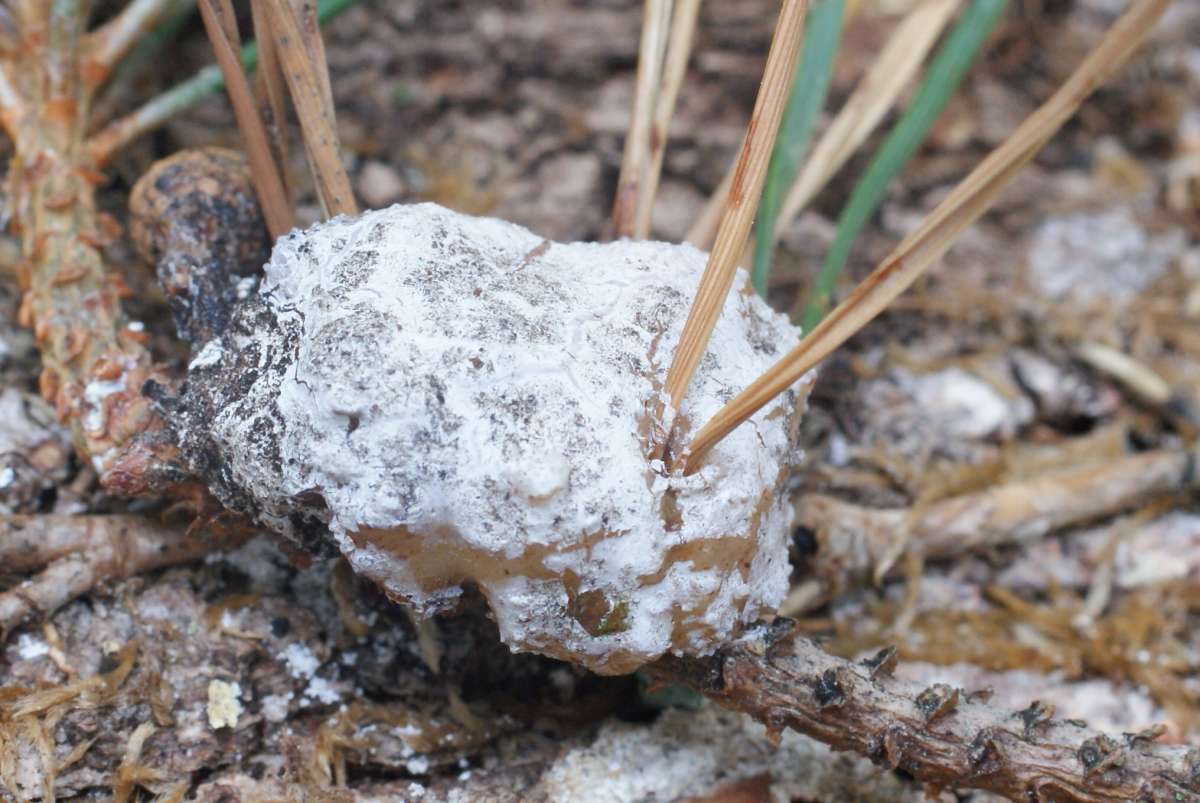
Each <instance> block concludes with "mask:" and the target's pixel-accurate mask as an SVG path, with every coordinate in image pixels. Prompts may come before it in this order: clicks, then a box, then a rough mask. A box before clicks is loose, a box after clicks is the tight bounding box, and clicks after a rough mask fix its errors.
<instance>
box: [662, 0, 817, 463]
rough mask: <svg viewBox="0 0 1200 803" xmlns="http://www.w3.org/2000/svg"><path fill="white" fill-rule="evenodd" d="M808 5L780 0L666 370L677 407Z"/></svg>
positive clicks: (750, 211)
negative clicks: (725, 194)
mask: <svg viewBox="0 0 1200 803" xmlns="http://www.w3.org/2000/svg"><path fill="white" fill-rule="evenodd" d="M807 11H808V2H807V0H785V1H784V4H783V8H782V10H781V11H780V12H779V22H778V24H777V25H776V27H775V34H774V36H773V37H772V39H771V49H770V52H769V53H768V54H767V66H766V68H765V69H764V70H763V79H762V84H761V86H760V87H759V90H758V98H757V99H756V100H755V102H754V113H753V114H752V115H751V116H750V124H749V125H748V126H747V128H746V141H745V143H744V145H743V147H742V154H741V156H740V157H739V159H738V168H737V170H736V171H735V172H734V178H733V183H732V185H731V187H730V191H729V199H728V203H727V204H726V208H725V213H724V216H723V218H722V220H721V228H720V230H719V231H718V233H717V241H716V245H715V246H714V247H713V250H712V253H711V254H709V257H708V264H707V265H706V266H705V268H704V276H703V277H702V278H701V280H700V287H699V289H698V290H697V291H696V297H695V299H694V300H693V301H692V308H691V310H690V311H689V312H688V318H687V322H686V323H685V324H684V327H683V334H682V335H681V336H680V338H679V345H678V346H677V347H676V349H675V355H674V357H673V358H672V360H671V367H670V369H668V371H667V382H666V393H667V398H668V399H669V401H670V404H671V406H672V407H673V408H674V409H675V410H679V409H680V405H681V404H682V403H683V396H684V394H685V393H686V392H687V387H688V385H689V384H690V383H691V381H692V374H693V373H695V371H696V366H697V365H699V364H700V358H701V357H703V356H704V352H705V350H707V348H708V338H709V337H710V336H711V335H712V330H713V327H714V326H716V323H717V318H718V317H720V315H721V309H722V308H723V307H724V306H725V297H726V296H728V295H729V288H730V287H732V286H733V277H734V274H735V273H736V271H737V258H738V256H739V255H740V254H741V252H742V247H743V246H744V245H745V243H746V237H747V236H748V235H749V234H750V226H751V224H753V222H754V214H755V213H756V212H757V211H758V203H759V200H760V197H761V195H762V186H763V181H764V179H765V178H766V173H767V165H768V163H769V162H770V160H771V151H772V150H773V149H774V147H775V137H776V135H777V134H778V133H779V121H780V119H781V118H782V117H783V110H784V107H785V106H786V105H787V101H788V93H789V91H790V90H791V81H792V77H793V75H794V74H795V70H796V60H797V59H798V58H799V55H800V42H801V40H802V37H803V35H804V17H805V14H806V13H807ZM668 442H669V437H668Z"/></svg>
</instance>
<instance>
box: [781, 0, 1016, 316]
mask: <svg viewBox="0 0 1200 803" xmlns="http://www.w3.org/2000/svg"><path fill="white" fill-rule="evenodd" d="M1006 5H1007V0H971V4H970V6H969V7H968V8H967V10H966V11H965V12H964V13H963V15H962V18H961V19H960V20H959V21H958V23H957V24H956V25H955V27H954V29H953V30H952V31H951V32H950V33H949V35H948V36H947V37H946V41H945V42H944V43H943V44H942V46H941V48H940V49H939V50H938V52H937V55H936V56H934V59H933V61H932V62H931V64H930V66H929V70H928V72H927V73H926V75H925V79H924V81H923V82H922V83H921V87H920V89H918V90H917V95H916V97H915V98H913V101H912V103H911V104H909V106H908V108H907V109H906V110H905V112H904V115H903V116H902V117H901V118H900V120H899V121H898V122H897V123H896V125H895V126H894V127H893V128H892V130H891V132H890V133H889V134H888V137H887V139H886V140H885V141H884V143H883V145H882V146H881V147H880V149H879V152H878V153H877V154H876V155H875V158H874V159H873V160H872V161H871V164H870V165H869V166H868V167H867V170H866V172H865V173H864V174H863V176H862V178H861V179H860V180H859V182H858V184H857V185H856V186H855V187H854V192H853V193H852V194H851V196H850V200H849V201H848V202H847V203H846V208H845V209H844V210H843V211H842V215H841V217H840V218H839V219H838V226H837V233H836V235H835V236H834V240H833V245H832V246H831V247H830V249H829V254H828V255H827V256H826V258H825V264H824V265H822V266H821V273H820V275H818V276H817V281H816V284H815V286H814V287H813V289H812V292H811V293H810V295H809V298H808V303H807V304H806V305H805V307H804V314H803V315H802V317H801V326H802V327H803V328H804V330H805V331H809V330H811V329H812V327H814V326H816V325H817V324H818V323H819V322H820V321H821V318H823V317H824V315H825V312H826V310H827V308H828V307H829V302H830V299H831V298H832V297H833V290H834V288H835V287H836V285H837V281H838V277H839V276H840V275H841V272H842V268H843V267H845V264H846V260H847V259H848V258H849V256H850V249H851V247H852V246H853V245H854V241H855V239H857V237H858V235H859V233H860V232H861V231H862V229H863V227H864V226H865V225H866V224H867V221H869V220H870V219H871V217H872V216H873V215H874V214H875V211H876V210H877V209H878V208H879V205H880V204H881V203H883V199H884V198H885V197H886V195H887V189H888V185H889V184H890V183H891V182H892V179H894V178H895V177H896V176H897V175H898V174H899V173H900V171H901V170H903V169H904V166H905V165H906V164H907V163H908V160H909V159H910V158H912V156H913V154H914V153H916V151H917V149H918V148H919V147H920V146H921V143H922V142H923V141H924V140H925V137H926V136H927V135H928V133H929V129H930V128H931V127H932V126H933V123H934V121H935V120H937V118H938V115H939V114H941V112H942V109H944V108H945V106H946V103H947V101H949V100H950V96H951V95H953V94H954V92H955V91H956V90H957V89H958V86H959V84H960V83H962V80H963V78H964V77H965V76H966V74H967V70H968V69H969V68H970V66H971V64H972V63H973V62H974V61H975V58H976V56H978V55H979V50H980V48H981V47H982V46H983V43H984V41H985V40H986V39H987V37H988V34H990V33H991V31H992V29H993V28H994V27H995V26H996V23H997V22H998V21H999V20H1000V15H1001V12H1003V11H1004V8H1005V6H1006Z"/></svg>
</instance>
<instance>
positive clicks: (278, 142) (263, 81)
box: [250, 3, 291, 199]
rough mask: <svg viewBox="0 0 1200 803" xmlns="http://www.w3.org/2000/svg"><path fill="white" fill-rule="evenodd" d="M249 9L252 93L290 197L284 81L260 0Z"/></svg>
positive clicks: (285, 188) (285, 84)
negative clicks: (254, 58) (254, 65)
mask: <svg viewBox="0 0 1200 803" xmlns="http://www.w3.org/2000/svg"><path fill="white" fill-rule="evenodd" d="M250 13H251V15H252V20H253V25H254V37H255V41H257V42H258V44H259V48H258V70H257V71H256V73H255V76H254V95H255V97H256V98H257V100H258V108H259V112H260V113H261V114H262V116H263V119H264V120H265V121H266V124H267V133H269V134H270V135H271V154H272V156H274V158H275V164H277V165H279V177H280V178H281V179H282V180H283V188H284V192H286V193H287V194H288V197H289V199H290V198H291V188H290V187H289V183H288V176H287V165H288V141H287V83H286V80H285V79H284V77H283V65H282V64H280V63H279V54H278V53H277V52H276V50H275V40H274V39H273V38H272V37H271V36H270V33H269V32H270V24H269V22H268V17H267V12H266V10H265V9H264V8H263V5H262V3H251V4H250Z"/></svg>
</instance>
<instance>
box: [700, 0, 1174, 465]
mask: <svg viewBox="0 0 1200 803" xmlns="http://www.w3.org/2000/svg"><path fill="white" fill-rule="evenodd" d="M1170 3H1171V0H1136V1H1135V2H1134V3H1133V4H1132V5H1131V6H1130V8H1129V10H1128V11H1126V12H1125V14H1123V15H1122V16H1121V18H1120V19H1118V20H1117V22H1116V23H1114V24H1113V26H1112V28H1110V29H1109V31H1108V33H1107V34H1105V36H1104V38H1103V39H1102V40H1101V42H1100V44H1099V45H1097V46H1096V48H1095V49H1094V50H1093V51H1092V52H1091V53H1090V54H1089V55H1088V57H1087V58H1086V59H1085V60H1084V62H1083V64H1081V65H1080V66H1079V67H1078V69H1076V70H1075V72H1074V73H1073V74H1072V75H1071V77H1070V78H1068V79H1067V81H1066V83H1064V84H1063V85H1062V86H1061V87H1060V88H1059V89H1058V91H1057V92H1055V93H1054V95H1053V96H1052V97H1051V98H1050V99H1049V100H1048V101H1046V102H1045V103H1044V104H1042V106H1041V107H1040V108H1038V110H1037V111H1035V112H1034V113H1033V114H1032V115H1030V117H1029V118H1028V119H1027V120H1026V121H1025V122H1024V123H1022V124H1021V126H1020V127H1019V128H1018V129H1017V130H1016V131H1015V132H1013V134H1012V135H1011V136H1009V138H1008V139H1007V140H1005V141H1004V143H1003V144H1001V145H1000V146H999V147H998V148H996V149H995V150H994V151H992V153H991V154H989V155H988V157H987V158H986V159H985V160H984V161H983V162H982V163H981V164H980V165H979V166H978V167H976V168H975V169H974V170H973V171H971V174H970V175H969V176H967V177H966V178H965V179H964V180H963V181H962V183H961V184H959V185H958V187H956V188H955V189H954V191H953V192H951V193H950V195H949V196H947V197H946V199H945V200H943V201H942V203H940V204H938V206H937V208H936V209H934V210H933V212H932V213H930V215H929V216H928V217H927V218H926V219H925V221H924V222H923V223H922V224H921V226H920V227H919V228H918V229H917V230H916V231H915V232H913V233H912V234H910V235H909V236H908V237H907V238H905V240H904V241H903V242H902V243H900V245H899V246H898V247H897V248H896V250H894V251H893V252H892V253H891V255H889V256H888V257H887V258H886V259H885V260H884V261H883V262H882V263H881V264H880V265H879V266H878V267H876V268H875V270H874V271H873V272H872V273H871V275H870V276H868V277H867V278H866V279H864V280H863V282H862V283H861V284H859V285H858V287H856V288H855V289H854V292H853V293H851V294H850V296H849V297H848V298H847V299H846V300H845V301H843V302H842V303H841V304H839V305H838V307H837V308H836V309H835V310H834V311H833V312H831V313H830V314H829V315H828V316H827V317H826V318H825V319H824V320H822V321H821V323H820V324H819V325H818V326H817V327H816V328H815V329H813V331H812V332H810V333H809V334H808V336H807V337H805V338H804V340H803V341H801V343H800V345H798V346H797V347H796V348H795V349H793V350H792V351H791V352H790V353H788V354H787V355H786V356H785V357H784V358H783V359H781V360H780V361H779V362H778V363H776V364H775V365H774V366H772V367H771V368H770V369H769V370H768V371H767V372H766V373H765V374H763V375H762V376H761V377H759V378H758V379H756V380H755V381H754V382H752V383H751V384H750V386H749V387H748V388H746V389H745V390H744V391H742V392H741V393H739V394H738V395H737V396H736V397H735V398H734V399H733V400H732V401H730V402H729V403H728V404H727V405H725V407H723V408H722V409H721V410H720V411H719V412H718V413H717V414H716V415H715V416H713V418H712V420H711V421H709V422H708V423H707V424H705V425H704V426H703V427H702V428H701V430H700V432H699V433H697V435H696V437H695V439H694V440H693V441H692V443H691V445H690V446H689V447H688V450H687V453H686V455H687V456H686V460H687V465H686V468H685V470H686V471H688V472H692V471H695V470H696V469H697V468H699V466H700V463H701V462H702V460H703V458H704V455H705V454H707V453H708V450H709V449H711V448H712V447H713V446H714V445H715V444H716V443H717V442H719V441H720V440H721V439H722V438H724V437H725V436H726V435H728V434H729V433H730V432H732V431H733V430H734V429H735V428H736V427H737V426H738V425H739V424H741V423H742V422H744V421H746V420H747V419H749V418H750V416H752V415H754V414H755V413H756V412H758V410H759V409H761V408H762V407H763V405H765V404H767V403H768V402H769V401H771V399H773V398H775V397H776V396H778V395H779V394H780V393H782V392H783V391H785V390H787V389H788V388H789V387H791V386H792V385H793V384H794V383H795V382H796V381H797V380H799V379H800V378H801V377H802V376H804V374H805V373H807V372H808V371H809V370H810V369H811V368H812V367H813V366H815V365H816V364H817V363H819V362H820V361H821V360H823V359H825V358H826V357H827V356H829V354H830V353H831V352H832V351H833V350H834V349H836V348H837V347H838V346H840V345H842V343H844V342H846V340H848V339H849V338H850V337H852V336H853V335H854V334H856V333H857V332H858V331H859V330H860V329H862V327H863V326H865V325H866V324H867V323H868V322H869V321H870V320H871V319H872V318H874V317H875V316H876V315H878V314H879V313H880V312H882V311H883V310H884V309H885V308H886V307H887V305H888V304H890V303H891V302H892V301H893V300H894V299H895V298H896V297H897V296H899V295H900V294H901V293H903V292H904V291H905V290H906V289H908V288H909V286H911V285H912V283H913V282H915V281H916V280H917V278H918V277H920V276H921V274H923V273H924V272H925V271H926V270H927V269H928V268H929V267H930V266H931V265H932V264H933V263H934V262H936V261H937V260H938V259H939V258H940V257H941V256H942V255H943V254H944V253H945V252H946V251H947V249H949V248H950V246H951V245H953V243H954V240H955V238H957V236H958V235H959V234H960V233H961V232H962V231H963V229H965V228H966V227H967V226H969V225H971V224H972V223H973V222H975V220H977V219H978V218H979V216H980V215H982V214H983V213H984V211H986V209H987V208H988V207H989V206H990V205H991V203H992V201H993V200H994V199H995V198H996V196H997V195H998V194H999V193H1000V191H1001V190H1002V189H1003V188H1004V187H1005V186H1006V185H1007V184H1008V182H1009V181H1011V180H1012V178H1013V177H1014V176H1015V175H1016V174H1017V173H1018V171H1020V170H1021V168H1023V167H1024V166H1025V165H1026V164H1027V163H1028V162H1029V161H1030V160H1031V159H1032V158H1033V157H1034V156H1035V155H1036V154H1037V152H1038V151H1039V150H1041V148H1042V147H1043V146H1044V145H1045V144H1046V142H1047V141H1049V139H1050V138H1051V137H1052V136H1053V135H1054V134H1055V132H1057V131H1058V129H1059V128H1060V127H1061V126H1062V125H1063V123H1065V122H1066V121H1067V120H1068V119H1069V118H1070V117H1071V115H1073V114H1074V113H1075V110H1076V109H1078V108H1079V105H1080V104H1081V103H1082V102H1083V101H1084V99H1085V98H1087V96H1088V95H1090V94H1091V93H1092V92H1093V91H1094V90H1095V89H1096V87H1098V86H1099V85H1100V84H1102V83H1103V82H1104V81H1105V80H1107V78H1108V77H1109V76H1111V75H1112V74H1113V73H1114V72H1116V71H1117V69H1119V68H1120V66H1121V65H1122V64H1124V63H1125V61H1126V60H1127V59H1128V58H1129V56H1130V55H1132V53H1133V51H1134V50H1136V49H1137V47H1138V45H1140V44H1141V42H1142V40H1143V39H1145V37H1146V36H1147V35H1148V34H1149V33H1150V31H1151V30H1152V29H1153V27H1154V23H1155V22H1156V21H1157V20H1158V18H1159V17H1160V16H1162V13H1163V12H1164V11H1165V10H1166V8H1167V6H1168V5H1170Z"/></svg>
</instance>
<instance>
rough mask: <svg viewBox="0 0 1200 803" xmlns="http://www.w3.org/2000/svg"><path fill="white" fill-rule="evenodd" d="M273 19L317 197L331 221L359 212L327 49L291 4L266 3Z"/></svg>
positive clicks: (274, 0) (268, 0)
mask: <svg viewBox="0 0 1200 803" xmlns="http://www.w3.org/2000/svg"><path fill="white" fill-rule="evenodd" d="M262 1H263V2H264V3H265V5H266V8H267V11H268V12H269V16H270V19H271V23H272V24H271V26H270V27H271V34H272V36H273V38H274V40H275V48H276V50H277V51H278V53H279V60H280V62H281V63H282V64H283V74H284V77H285V78H286V79H287V84H288V89H289V90H290V91H291V94H292V104H293V106H294V107H295V109H296V116H297V117H299V118H300V127H301V129H303V131H304V144H305V148H306V150H307V152H308V157H309V163H310V166H311V168H312V172H313V175H314V176H316V179H317V192H318V195H319V196H320V198H321V204H322V206H323V207H324V211H325V214H326V215H327V216H332V215H353V214H356V213H357V212H358V205H357V204H356V203H355V201H354V193H353V191H352V190H351V189H350V179H349V177H348V176H347V175H346V168H345V167H344V166H343V165H342V160H341V155H340V154H339V153H338V136H337V124H336V122H335V121H334V117H333V104H332V102H331V101H330V99H329V92H330V90H329V68H328V65H327V64H326V63H325V59H324V50H323V49H321V50H319V51H317V52H314V48H310V47H309V46H308V45H306V41H307V39H308V37H307V36H306V34H305V32H304V29H303V28H302V25H301V21H300V19H299V18H298V17H297V15H296V12H295V9H293V8H292V6H291V4H290V3H289V2H288V0H262Z"/></svg>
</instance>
